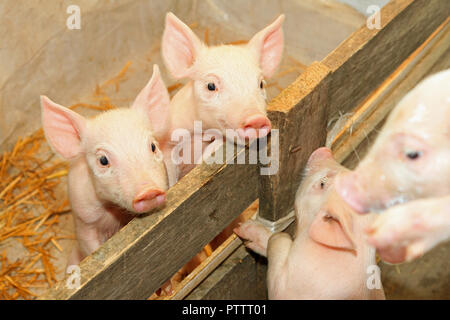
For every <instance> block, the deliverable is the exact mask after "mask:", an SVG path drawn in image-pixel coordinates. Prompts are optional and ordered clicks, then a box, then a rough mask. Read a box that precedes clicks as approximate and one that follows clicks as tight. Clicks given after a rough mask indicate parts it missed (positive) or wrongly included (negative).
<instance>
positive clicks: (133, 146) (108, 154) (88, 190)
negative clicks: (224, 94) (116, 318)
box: [41, 65, 169, 265]
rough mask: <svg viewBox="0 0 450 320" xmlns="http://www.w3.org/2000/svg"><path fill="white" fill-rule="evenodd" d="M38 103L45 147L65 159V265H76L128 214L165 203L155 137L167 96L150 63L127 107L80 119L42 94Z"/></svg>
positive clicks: (164, 179) (162, 121)
mask: <svg viewBox="0 0 450 320" xmlns="http://www.w3.org/2000/svg"><path fill="white" fill-rule="evenodd" d="M41 105H42V123H43V127H44V131H45V136H46V138H47V141H48V143H49V145H50V146H51V147H52V149H53V150H54V151H55V152H56V153H58V154H59V155H61V156H62V157H63V158H65V159H67V160H68V161H69V162H70V169H69V175H68V189H69V199H70V203H71V206H72V211H73V214H74V220H75V227H76V236H77V240H78V246H77V247H75V248H74V250H73V252H72V255H71V257H70V258H69V265H73V264H79V262H80V261H81V260H82V259H83V258H84V257H86V256H87V255H89V254H90V253H92V252H93V251H94V250H96V249H97V248H98V247H99V246H100V245H102V244H103V243H104V242H105V241H106V240H107V239H109V238H110V237H111V236H112V235H113V234H114V233H116V232H117V231H118V230H119V229H120V228H121V227H123V226H124V225H125V224H127V223H128V222H129V221H130V220H131V219H132V218H133V216H134V215H136V214H142V213H145V212H148V211H150V210H152V209H154V208H156V207H158V206H161V205H162V204H163V203H164V202H165V191H166V190H167V189H168V181H167V173H166V168H165V165H164V161H163V158H162V153H161V151H160V150H159V149H158V142H157V137H158V136H159V135H162V134H163V131H164V130H165V127H166V124H167V117H168V110H169V108H168V105H169V95H168V92H167V90H166V87H165V85H164V83H163V82H162V80H161V76H160V73H159V69H158V67H157V66H156V65H155V66H154V68H153V76H152V78H151V79H150V81H149V82H148V84H147V86H146V87H145V88H144V89H143V90H142V91H141V93H140V94H139V95H138V97H137V98H136V100H135V101H134V103H133V105H132V106H131V108H118V109H114V110H110V111H107V112H104V113H101V114H99V115H97V116H96V117H94V118H92V119H85V118H84V117H82V116H81V115H79V114H77V113H75V112H73V111H71V110H70V109H68V108H65V107H63V106H60V105H58V104H56V103H54V102H52V101H51V100H50V99H49V98H47V97H45V96H42V97H41Z"/></svg>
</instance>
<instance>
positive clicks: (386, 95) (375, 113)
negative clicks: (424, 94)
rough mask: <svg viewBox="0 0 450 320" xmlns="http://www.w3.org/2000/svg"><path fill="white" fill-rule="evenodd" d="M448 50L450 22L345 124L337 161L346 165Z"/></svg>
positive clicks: (335, 148) (338, 140) (336, 149)
mask: <svg viewBox="0 0 450 320" xmlns="http://www.w3.org/2000/svg"><path fill="white" fill-rule="evenodd" d="M449 49H450V18H448V19H447V20H446V21H445V22H444V23H443V24H441V25H440V26H439V28H437V29H436V30H435V32H433V34H432V35H431V36H430V37H429V38H428V39H427V40H426V41H425V42H424V43H423V44H422V45H421V46H419V47H418V48H417V49H416V50H415V51H414V52H413V53H412V54H411V55H410V56H409V57H408V58H407V59H406V60H405V61H404V62H403V63H402V64H401V65H400V66H399V67H398V68H397V69H396V70H395V71H394V72H393V73H392V74H391V75H390V76H389V77H388V78H387V79H386V80H385V81H384V82H383V83H382V84H381V85H380V86H379V87H378V88H377V89H376V90H374V92H373V93H372V94H371V95H369V97H368V98H367V99H365V100H364V102H363V103H362V104H361V105H360V106H359V107H358V108H357V109H356V110H355V113H354V114H353V115H352V117H350V118H349V119H348V120H347V121H346V123H344V126H343V127H342V129H341V130H340V132H339V133H338V134H337V136H336V137H335V139H334V141H333V143H332V149H333V154H334V156H335V158H336V160H338V161H343V160H344V159H345V158H346V157H347V156H348V155H349V154H350V153H351V152H353V150H354V149H355V148H356V146H358V145H359V144H360V143H361V142H362V140H363V139H365V138H366V136H367V135H368V134H369V133H370V132H372V131H373V130H374V129H375V128H376V127H377V126H378V125H379V123H380V122H381V121H382V120H383V119H385V117H386V116H387V115H388V113H389V112H390V111H391V110H392V109H393V108H394V107H395V105H396V104H397V103H398V102H399V101H400V100H401V99H402V98H403V96H404V95H405V93H406V92H408V91H410V90H412V89H413V88H414V86H416V85H417V84H418V82H419V81H421V80H422V79H423V78H424V76H425V75H426V74H428V73H429V70H430V69H431V68H432V67H433V66H434V64H435V63H436V62H437V61H439V60H441V58H442V57H443V56H444V55H445V53H446V52H447V51H448V50H449Z"/></svg>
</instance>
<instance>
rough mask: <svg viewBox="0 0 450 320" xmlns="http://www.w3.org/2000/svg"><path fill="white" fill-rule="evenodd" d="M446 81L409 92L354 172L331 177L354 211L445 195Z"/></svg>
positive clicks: (447, 74) (448, 187) (448, 145)
mask: <svg viewBox="0 0 450 320" xmlns="http://www.w3.org/2000/svg"><path fill="white" fill-rule="evenodd" d="M449 82H450V70H447V71H443V72H440V73H438V74H436V75H433V76H431V77H429V78H427V79H425V80H424V81H423V82H422V83H420V84H419V85H418V86H417V87H416V88H414V89H413V90H412V91H411V92H409V93H408V94H407V95H406V96H405V97H404V98H403V99H402V100H401V101H400V102H399V104H398V105H397V106H396V107H395V109H394V110H393V111H392V113H391V114H390V116H389V118H388V120H387V122H386V124H385V125H384V127H383V129H382V131H381V132H380V134H379V136H378V137H377V139H376V141H375V143H374V145H373V146H372V148H371V149H370V151H369V153H368V154H367V156H366V157H365V158H364V159H363V161H361V163H360V164H359V165H358V167H357V168H356V170H355V171H354V172H348V173H345V174H342V175H340V176H339V177H338V178H337V181H336V184H337V190H338V192H339V193H340V194H341V196H342V197H343V198H344V199H345V200H346V201H347V202H348V203H349V204H350V205H351V206H352V207H353V208H354V209H355V210H356V211H358V212H360V213H367V212H370V211H380V210H385V209H387V208H389V207H391V206H393V205H397V204H400V203H403V202H407V201H411V200H414V199H419V198H426V197H431V196H440V195H446V194H448V193H449V192H450V179H449V178H448V177H450V165H449V163H450V131H449V128H450V126H449V124H450V120H449V119H450V94H449V90H448V89H447V87H448V83H449ZM446 85H447V87H445V86H446Z"/></svg>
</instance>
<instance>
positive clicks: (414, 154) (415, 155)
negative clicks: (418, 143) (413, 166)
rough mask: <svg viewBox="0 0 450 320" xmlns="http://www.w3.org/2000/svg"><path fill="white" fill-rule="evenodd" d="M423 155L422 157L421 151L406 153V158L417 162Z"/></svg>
mask: <svg viewBox="0 0 450 320" xmlns="http://www.w3.org/2000/svg"><path fill="white" fill-rule="evenodd" d="M421 155H422V152H420V151H410V152H407V153H406V156H407V157H408V159H410V160H417V159H419V158H420V156H421Z"/></svg>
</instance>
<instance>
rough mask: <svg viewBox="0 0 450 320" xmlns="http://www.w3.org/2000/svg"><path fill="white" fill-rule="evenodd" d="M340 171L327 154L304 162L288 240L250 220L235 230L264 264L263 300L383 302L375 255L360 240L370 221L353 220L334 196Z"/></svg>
mask: <svg viewBox="0 0 450 320" xmlns="http://www.w3.org/2000/svg"><path fill="white" fill-rule="evenodd" d="M343 171H346V169H345V168H344V167H342V166H341V165H339V164H338V163H337V162H336V161H335V160H334V159H333V156H332V154H331V151H330V150H329V149H328V148H320V149H317V150H316V151H315V152H314V153H313V154H312V155H311V156H310V159H309V161H308V164H307V167H306V170H305V178H304V179H303V182H302V183H301V185H300V187H299V189H298V191H297V194H296V200H295V212H296V218H297V228H296V236H295V238H294V240H292V238H291V236H290V235H289V234H287V233H275V234H271V233H270V232H269V231H268V230H267V229H266V228H265V227H264V226H263V225H262V224H260V223H259V222H256V221H255V220H250V221H247V222H245V223H244V224H242V225H241V226H240V227H239V228H237V229H236V230H235V232H236V233H237V234H238V235H239V236H240V237H241V238H243V239H245V240H247V243H246V245H247V247H249V248H251V249H252V250H255V251H256V252H257V253H259V254H262V255H264V256H267V258H268V272H267V285H268V292H269V299H384V291H383V288H382V285H381V280H380V278H379V269H378V267H377V266H376V259H375V249H374V248H373V247H371V246H370V245H368V244H367V243H366V242H365V241H364V239H363V229H364V228H365V227H367V226H368V224H369V223H371V221H372V220H373V218H374V217H373V216H372V215H365V216H361V215H358V214H356V212H354V211H353V210H352V209H351V208H350V206H348V205H347V204H346V203H345V201H343V200H342V199H341V198H340V197H339V195H338V194H337V193H336V190H335V188H334V184H333V181H334V178H335V177H336V175H337V174H338V173H339V172H343ZM373 276H375V279H371V277H373Z"/></svg>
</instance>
